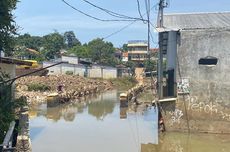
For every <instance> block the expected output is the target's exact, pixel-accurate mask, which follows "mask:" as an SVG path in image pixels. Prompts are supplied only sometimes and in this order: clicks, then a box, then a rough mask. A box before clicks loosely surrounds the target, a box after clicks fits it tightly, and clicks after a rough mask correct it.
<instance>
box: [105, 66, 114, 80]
mask: <svg viewBox="0 0 230 152" xmlns="http://www.w3.org/2000/svg"><path fill="white" fill-rule="evenodd" d="M102 74H103V79H110V78H117V69H116V68H105V69H103V73H102Z"/></svg>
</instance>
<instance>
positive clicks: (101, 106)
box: [30, 91, 230, 152]
mask: <svg viewBox="0 0 230 152" xmlns="http://www.w3.org/2000/svg"><path fill="white" fill-rule="evenodd" d="M118 94H119V93H118V92H117V91H109V92H107V93H104V94H101V95H98V96H95V97H93V98H89V99H86V101H84V102H75V103H70V104H66V105H61V106H59V107H53V108H47V106H46V104H42V105H40V106H37V107H34V108H32V109H31V110H30V133H31V139H32V147H33V152H53V151H55V152H63V151H80V152H140V151H141V152H203V151H209V152H216V151H217V152H219V151H220V152H227V151H229V149H230V145H229V143H230V138H227V137H226V136H217V135H199V134H196V135H186V134H180V133H167V134H164V135H160V137H159V139H158V126H157V121H156V120H157V112H156V110H155V109H154V108H147V107H144V106H143V107H141V106H139V107H138V108H137V107H135V106H129V107H120V103H119V100H118Z"/></svg>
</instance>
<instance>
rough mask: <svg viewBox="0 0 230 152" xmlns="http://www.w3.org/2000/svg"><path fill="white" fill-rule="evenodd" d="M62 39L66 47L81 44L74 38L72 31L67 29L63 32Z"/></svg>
mask: <svg viewBox="0 0 230 152" xmlns="http://www.w3.org/2000/svg"><path fill="white" fill-rule="evenodd" d="M64 41H65V43H66V44H67V47H68V48H72V47H74V46H80V45H81V42H80V41H79V40H78V39H77V38H76V36H75V34H74V32H73V31H67V32H65V33H64Z"/></svg>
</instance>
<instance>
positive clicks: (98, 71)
mask: <svg viewBox="0 0 230 152" xmlns="http://www.w3.org/2000/svg"><path fill="white" fill-rule="evenodd" d="M88 71H89V72H88V77H90V78H102V68H101V67H99V66H93V67H91V68H89V69H88Z"/></svg>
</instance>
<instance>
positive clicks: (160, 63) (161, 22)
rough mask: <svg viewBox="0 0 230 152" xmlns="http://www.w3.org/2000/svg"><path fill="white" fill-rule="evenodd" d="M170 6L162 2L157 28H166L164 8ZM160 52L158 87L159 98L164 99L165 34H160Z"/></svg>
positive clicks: (162, 0)
mask: <svg viewBox="0 0 230 152" xmlns="http://www.w3.org/2000/svg"><path fill="white" fill-rule="evenodd" d="M167 6H168V3H167V2H166V1H165V0H160V2H159V10H158V17H157V28H159V29H161V28H163V27H164V25H163V21H164V20H163V18H164V8H165V7H167ZM158 39H159V52H158V70H157V71H158V72H157V73H158V74H157V82H158V83H157V85H158V89H157V90H158V98H159V99H162V98H163V33H159V35H158Z"/></svg>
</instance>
